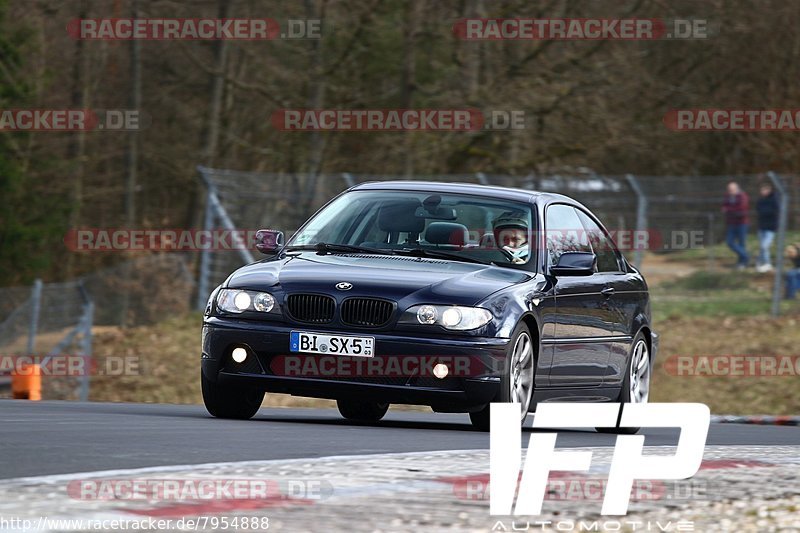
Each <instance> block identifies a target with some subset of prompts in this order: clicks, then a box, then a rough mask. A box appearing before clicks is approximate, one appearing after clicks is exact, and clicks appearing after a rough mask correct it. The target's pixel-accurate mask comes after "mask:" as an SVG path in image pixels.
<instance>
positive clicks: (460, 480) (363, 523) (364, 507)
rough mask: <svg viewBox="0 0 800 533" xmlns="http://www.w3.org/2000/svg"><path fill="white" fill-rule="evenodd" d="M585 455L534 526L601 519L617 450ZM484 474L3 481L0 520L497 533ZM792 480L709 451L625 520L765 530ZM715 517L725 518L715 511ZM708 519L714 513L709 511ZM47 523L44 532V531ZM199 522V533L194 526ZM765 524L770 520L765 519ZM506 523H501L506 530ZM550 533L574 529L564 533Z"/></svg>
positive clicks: (275, 472) (787, 455)
mask: <svg viewBox="0 0 800 533" xmlns="http://www.w3.org/2000/svg"><path fill="white" fill-rule="evenodd" d="M581 450H582V451H586V450H591V451H592V453H593V460H592V467H591V469H590V470H589V471H588V472H586V473H584V474H581V475H575V476H572V475H570V476H569V478H566V477H563V476H562V477H561V478H559V481H560V482H567V481H569V482H571V486H573V488H576V489H577V490H578V492H577V497H574V498H572V497H571V498H563V499H562V498H549V499H547V500H546V501H545V505H544V514H543V515H540V516H538V517H536V519H537V520H539V521H541V520H551V521H552V520H555V519H558V520H564V519H565V517H566V518H569V519H576V520H577V519H579V518H582V517H595V518H598V515H599V510H600V506H601V501H599V500H598V498H596V497H594V496H592V495H591V494H590V495H589V496H588V497H587V495H586V493H583V492H581V490H582V489H586V488H594V487H593V485H590V484H591V483H594V482H595V481H596V480H598V479H599V480H604V479H605V478H606V476H607V473H608V467H609V464H610V460H611V455H612V454H613V448H611V447H604V448H581ZM674 450H675V448H674V447H648V448H647V452H646V453H647V454H651V455H669V454H672V453H674ZM523 453H524V452H523ZM488 470H489V452H488V450H467V451H446V452H424V453H401V454H380V455H361V456H340V457H324V458H315V459H295V460H280V461H249V462H237V463H214V464H204V465H183V466H170V467H155V468H145V469H132V470H116V471H102V472H87V473H78V474H69V475H60V476H42V477H30V478H18V479H11V480H5V481H1V482H0V517H1V518H5V519H6V520H8V519H9V518H18V519H27V520H29V521H30V524H32V526H31V527H30V529H29V530H36V531H56V530H57V531H79V530H84V531H85V530H88V529H92V530H96V528H95V527H94V525H96V524H97V523H98V521H102V520H106V521H109V522H107V523H109V524H110V523H111V522H110V521H114V520H116V521H118V524H122V525H118V527H117V528H116V529H125V528H127V529H133V527H132V525H133V523H134V522H136V523H137V526H138V527H137V528H136V529H139V530H140V531H141V530H157V529H162V528H161V527H157V526H155V525H153V524H155V523H156V522H154V521H156V520H164V521H166V520H169V521H171V522H169V524H170V527H169V529H172V530H179V529H191V530H195V531H219V530H220V529H222V527H221V526H220V524H221V522H220V520H221V519H223V518H224V519H225V520H226V521H227V522H229V523H230V522H231V521H232V520H233V519H234V518H237V517H238V518H243V517H251V518H266V519H268V527H269V530H270V531H310V530H319V529H321V528H324V529H325V530H328V531H339V530H342V531H426V532H427V531H443V530H458V531H492V530H493V529H494V530H497V529H496V528H495V526H496V522H497V521H496V519H494V518H492V517H490V516H489V501H488V499H487V492H486V491H485V490H483V489H486V488H488ZM798 478H800V446H708V447H706V451H705V454H704V462H703V465H702V467H701V469H700V471H699V472H698V473H697V474H696V476H695V477H694V478H692V480H690V481H691V483H693V485H686V486H688V487H689V488H690V489H692V488H694V489H696V488H697V487H700V488H702V489H703V490H702V491H695V490H690V491H689V492H688V493H686V494H683V495H682V496H680V497H675V493H674V490H673V489H674V488H675V487H672V486H669V487H665V488H664V487H662V490H660V491H656V497H655V498H653V497H648V498H638V499H637V498H634V499H632V501H631V504H630V510H629V516H628V517H627V518H628V519H633V518H636V519H637V520H643V519H647V520H661V522H662V525H663V524H664V523H666V522H670V524H672V526H675V525H676V524H677V523H678V522H679V521H682V520H683V521H686V520H690V521H692V522H693V523H694V524H695V526H696V527H695V530H696V531H709V530H714V529H715V526H716V525H717V521H718V520H719V519H720V516H724V515H726V513H728V510H726V509H727V508H726V507H725V506H728V505H733V506H739V507H736V513H734V514H732V515H731V518H730V519H729V520H732V521H733V522H732V524H734V525H735V526H736V527H737V528H738V530H743V531H746V530H749V526H748V525H747V520H750V518H751V517H754V520H755V519H758V520H762V519H764V518H763V517H761V515H760V514H759V513H762V511H763V509H767V510H766V511H763V513H767V514H769V513H770V512H772V511H770V510H769V509H772V508H773V507H775V506H777V507H776V508H779V509H783V508H784V507H785V508H786V509H792V508H795V507H792V506H796V505H800V496H798V489H797V479H798ZM87 480H88V481H91V482H92V483H95V484H97V486H101V485H102V484H103V483H104V482H106V483H112V485H113V483H117V484H118V483H120V482H122V481H125V480H127V481H135V480H139V481H145V482H150V483H153V482H162V481H164V480H172V481H175V482H178V483H182V484H183V485H184V486H195V485H196V482H198V481H201V480H206V481H207V480H217V481H220V482H224V481H226V480H228V481H229V480H250V481H254V480H261V481H264V480H267V481H270V482H275V483H276V485H275V486H278V487H281V491H280V492H279V493H271V494H269V495H267V496H266V497H237V498H211V499H207V498H202V497H196V495H195V496H194V497H180V498H166V499H165V498H159V497H153V498H145V499H135V498H126V497H125V494H115V495H114V496H113V497H111V498H88V499H86V498H82V497H80V496H76V492H75V491H74V486H75V484H76V483H81V482H86V481H87ZM292 483H294V486H298V484H299V485H300V486H305V487H306V488H308V487H311V486H313V487H323V488H324V490H321V491H314V492H313V494H312V493H311V492H309V491H307V492H305V493H304V492H303V491H302V490H301V491H300V492H290V493H285V492H284V489H285V487H288V486H292ZM304 484H305V485H304ZM115 486H118V485H115ZM686 486H685V487H686ZM70 487H73V490H71V489H70ZM685 487H684V488H685ZM678 488H680V487H678ZM601 494H602V492H601ZM261 496H263V495H261ZM573 496H575V494H573ZM764 502H766V503H764ZM715 506H716V507H715ZM719 506H722V507H720V508H719V509H717V507H719ZM741 506H744V507H741ZM753 506H755V507H754V508H753V509H751V507H753ZM765 506H766V507H765ZM770 506H772V507H770ZM712 508H713V509H716V510H715V511H714V512H710V509H712ZM750 511H752V513H751V512H750ZM753 513H755V514H753ZM763 513H762V514H763ZM794 514H797V513H788V514H787V515H786V516H784V514H780V515H779V517H778V518H776V519H775V522H774V524H777V525H780V526H781V527H793V524H794V522H792V520H794V521H797V520H798V519H797V518H795V517H794ZM42 517H45V518H46V519H47V521H45V522H41V521H40V520H41V519H42ZM187 518H190V519H193V520H195V522H191V524H193V527H188V525H187V524H188V523H187V522H186V521H185V519H187ZM180 519H184V523H183V526H181V525H180V524H179V523H178V521H179V520H180ZM199 519H205V520H206V522H205V523H202V522H201V523H196V521H197V520H199ZM212 519H216V520H217V522H216V524H217V527H212V525H213V524H214V522H211V521H210V520H212ZM726 519H728V518H726ZM57 520H62V521H63V520H73V521H75V520H82V521H83V522H82V523H80V524H78V522H73V523H72V525H71V526H70V525H67V526H65V525H64V524H65V523H66V522H62V523H60V524H59V523H58V522H57ZM737 520H738V521H737ZM766 520H768V521H769V520H772V518H770V517H769V516H767V518H766ZM89 521H93V523H92V524H90V522H89ZM54 524H55V525H54ZM148 524H150V525H148ZM509 524H510V522H509V521H508V520H507V521H506V525H507V526H508V525H509ZM770 524H772V522H768V526H769V527H764V528H761V529H753V530H754V531H755V530H770V527H771V526H770ZM123 526H124V527H123ZM653 527H656V526H655V525H654V526H653ZM754 527H755V526H754ZM799 527H800V525H799ZM109 529H111V528H110V527H109ZM234 529H240V530H241V529H244V528H241V527H238V528H234ZM251 529H255V530H264V529H265V528H251ZM536 529H537V530H540V529H541V528H539V527H537V528H536ZM549 529H558V530H567V531H568V530H569V529H563V527H561V526H557V527H554V528H549ZM4 530H5V531H12V530H14V528H13V526H12V527H6V528H4ZM18 530H21V529H18ZM544 530H548V528H544ZM601 530H602V529H601ZM623 530H624V528H623ZM667 530H668V531H676V529H667Z"/></svg>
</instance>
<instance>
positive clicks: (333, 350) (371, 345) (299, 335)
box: [289, 331, 375, 357]
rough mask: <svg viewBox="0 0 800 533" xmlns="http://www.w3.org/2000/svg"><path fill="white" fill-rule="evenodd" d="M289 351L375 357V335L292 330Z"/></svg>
mask: <svg viewBox="0 0 800 533" xmlns="http://www.w3.org/2000/svg"><path fill="white" fill-rule="evenodd" d="M289 351H291V352H303V353H324V354H331V355H347V356H355V357H374V356H375V337H349V336H344V335H324V334H322V333H310V332H306V331H292V332H291V334H290V335H289Z"/></svg>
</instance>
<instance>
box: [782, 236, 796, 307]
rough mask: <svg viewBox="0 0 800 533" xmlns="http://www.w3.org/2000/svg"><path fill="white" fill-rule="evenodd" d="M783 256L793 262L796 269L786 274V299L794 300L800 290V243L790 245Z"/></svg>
mask: <svg viewBox="0 0 800 533" xmlns="http://www.w3.org/2000/svg"><path fill="white" fill-rule="evenodd" d="M783 255H784V256H785V257H786V258H787V259H789V260H790V261H791V262H792V266H794V268H792V269H790V270H788V271H787V272H786V298H787V299H788V300H792V299H793V298H794V295H795V294H796V293H797V291H798V290H800V243H797V244H790V245H789V246H787V247H786V251H784V252H783Z"/></svg>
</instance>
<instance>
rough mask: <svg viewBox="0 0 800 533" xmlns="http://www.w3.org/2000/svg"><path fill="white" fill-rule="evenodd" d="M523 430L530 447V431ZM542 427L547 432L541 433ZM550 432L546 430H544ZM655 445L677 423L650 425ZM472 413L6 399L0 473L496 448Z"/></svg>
mask: <svg viewBox="0 0 800 533" xmlns="http://www.w3.org/2000/svg"><path fill="white" fill-rule="evenodd" d="M532 431H533V430H531V429H526V430H524V431H523V441H524V444H523V446H527V440H528V437H527V435H529V434H530V432H532ZM537 431H538V430H537ZM545 431H547V430H545ZM641 434H643V435H645V437H646V438H645V445H646V446H666V445H675V444H676V443H677V436H678V432H677V430H672V429H669V428H666V429H658V428H652V429H644V430H642V432H641ZM614 440H615V437H614V436H612V435H601V434H598V433H595V432H594V431H589V430H561V431H560V432H559V437H558V446H563V447H579V446H612V445H613V444H614ZM798 443H800V427H782V426H753V425H741V424H712V425H711V428H710V431H709V436H708V442H707V444H708V445H722V446H726V445H727V446H730V445H751V446H752V445H792V444H794V445H796V444H798ZM488 447H489V435H488V433H482V432H477V431H474V430H473V429H472V427H471V426H470V424H469V418H468V417H467V415H461V414H438V413H426V412H410V411H392V410H390V411H389V413H388V414H387V416H386V418H384V420H382V421H381V422H379V423H376V424H372V425H359V424H353V423H350V422H348V421H346V420H344V419H342V418H341V417H340V416H339V413H338V411H336V410H335V409H261V411H259V413H258V414H257V415H256V416H255V417H254V418H253V419H252V420H248V421H239V420H220V419H215V418H212V417H210V416H209V415H208V414H207V413H206V411H205V409H204V408H203V407H202V406H200V405H162V404H113V403H70V402H29V401H14V400H1V401H0V457H2V460H1V461H0V479H9V478H17V477H28V476H41V475H50V474H68V473H75V472H91V471H98V470H114V469H127V468H144V467H153V466H164V465H186V464H202V463H217V462H228V461H251V460H272V459H296V458H313V457H326V456H336V455H362V454H378V453H393V452H418V451H434V450H477V449H488Z"/></svg>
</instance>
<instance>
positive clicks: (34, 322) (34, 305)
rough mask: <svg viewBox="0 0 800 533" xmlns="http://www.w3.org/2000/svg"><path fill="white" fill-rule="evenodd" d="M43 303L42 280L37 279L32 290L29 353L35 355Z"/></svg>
mask: <svg viewBox="0 0 800 533" xmlns="http://www.w3.org/2000/svg"><path fill="white" fill-rule="evenodd" d="M41 303H42V280H40V279H38V278H37V279H36V281H34V282H33V289H32V290H31V322H30V326H29V328H28V353H27V355H33V353H34V352H33V350H34V349H35V348H36V331H37V330H38V329H39V310H40V309H41Z"/></svg>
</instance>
